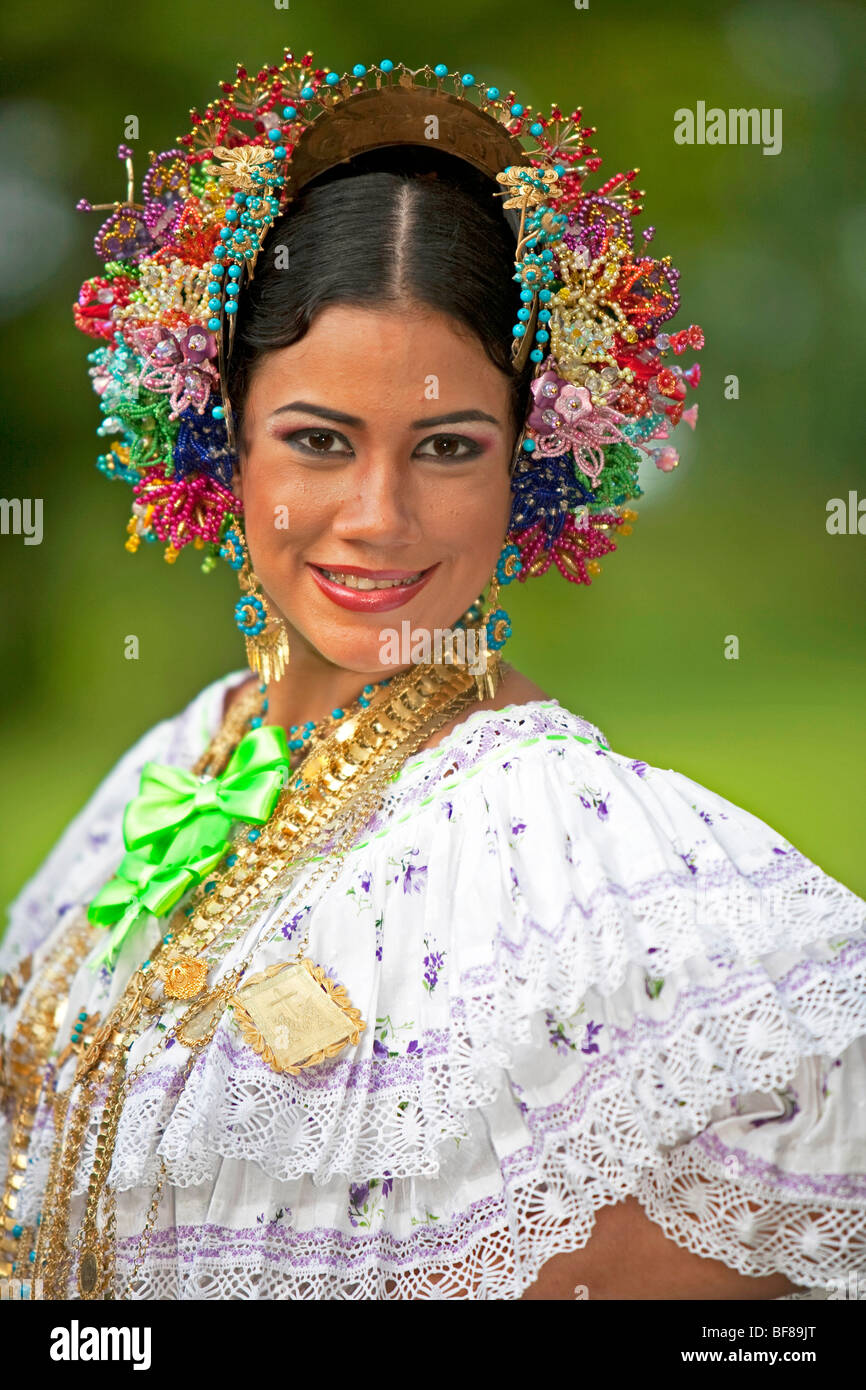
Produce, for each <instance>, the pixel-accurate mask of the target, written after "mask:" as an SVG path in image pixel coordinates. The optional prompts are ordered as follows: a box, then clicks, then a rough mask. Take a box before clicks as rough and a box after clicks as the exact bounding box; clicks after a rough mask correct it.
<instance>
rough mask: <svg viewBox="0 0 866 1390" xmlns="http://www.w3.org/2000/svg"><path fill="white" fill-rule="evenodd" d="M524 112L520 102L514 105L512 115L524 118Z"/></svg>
mask: <svg viewBox="0 0 866 1390" xmlns="http://www.w3.org/2000/svg"><path fill="white" fill-rule="evenodd" d="M523 111H524V108H523V107H522V106H521V105H520V102H519V101H516V102H515V103H514V105H513V106H512V108H511V114H512V116H522V115H523Z"/></svg>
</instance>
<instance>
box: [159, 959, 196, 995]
mask: <svg viewBox="0 0 866 1390" xmlns="http://www.w3.org/2000/svg"><path fill="white" fill-rule="evenodd" d="M206 984H207V964H206V963H205V961H203V960H196V958H195V957H194V956H179V957H177V958H176V959H175V960H172V961H171V962H170V963H168V964H167V967H166V970H165V974H164V976H163V988H164V990H165V992H166V995H167V996H168V998H169V999H195V998H196V997H197V996H198V995H199V994H201V992H202V990H203V989H204V987H205V985H206Z"/></svg>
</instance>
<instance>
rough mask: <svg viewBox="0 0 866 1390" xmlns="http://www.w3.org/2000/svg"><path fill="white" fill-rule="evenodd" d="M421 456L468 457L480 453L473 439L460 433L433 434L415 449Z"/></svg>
mask: <svg viewBox="0 0 866 1390" xmlns="http://www.w3.org/2000/svg"><path fill="white" fill-rule="evenodd" d="M415 452H416V454H420V456H421V458H437V459H469V458H474V456H475V455H476V454H480V453H481V449H480V448H479V446H478V445H477V444H476V442H475V440H474V439H466V438H465V436H463V435H460V434H434V435H431V437H430V438H429V439H425V440H424V441H423V442H422V443H421V444H419V445H418V448H417V449H416V450H415Z"/></svg>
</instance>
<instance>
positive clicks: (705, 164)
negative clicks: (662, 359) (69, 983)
mask: <svg viewBox="0 0 866 1390" xmlns="http://www.w3.org/2000/svg"><path fill="white" fill-rule="evenodd" d="M4 28H5V44H4V50H5V52H4V58H3V65H4V69H5V72H4V93H5V94H4V97H3V99H2V103H0V166H2V170H0V172H2V179H0V193H2V199H3V205H4V206H3V227H4V234H3V237H2V245H0V257H2V260H3V271H4V273H3V274H2V275H0V312H2V314H3V317H4V320H5V321H4V324H3V329H4V331H3V334H2V353H3V357H4V362H3V369H2V372H0V391H2V398H3V399H2V418H3V424H4V426H5V447H4V451H3V464H2V467H3V474H2V494H3V496H5V497H42V498H43V499H44V512H45V520H44V527H45V534H44V540H43V543H42V545H40V546H25V545H24V544H23V540H22V537H20V536H13V535H7V536H0V563H2V570H3V585H4V592H5V595H6V598H5V603H4V621H3V632H2V669H3V672H4V681H3V705H4V711H3V715H4V717H3V721H2V734H0V767H2V770H3V776H2V798H3V809H4V812H5V817H6V834H5V836H4V846H5V853H4V855H3V862H2V866H0V898H2V899H3V900H4V901H6V900H8V898H9V897H11V896H12V894H13V893H14V892H15V891H16V890H17V889H18V887H20V885H21V883H22V882H23V881H24V879H25V878H26V877H27V876H28V875H29V874H30V873H31V872H32V871H33V870H34V869H35V868H36V867H37V866H38V864H39V862H40V861H41V859H42V858H43V857H44V855H45V854H46V853H47V851H48V850H49V849H50V847H51V846H52V844H53V843H54V841H55V840H56V838H57V836H58V835H59V833H60V832H61V831H62V829H63V827H64V825H65V824H66V823H67V822H68V820H69V819H70V817H71V816H72V815H73V814H74V813H75V812H76V811H77V810H78V809H79V807H80V806H81V804H82V803H83V801H84V800H85V799H86V797H87V796H88V795H89V794H90V792H91V791H92V790H93V788H94V787H95V786H96V784H97V783H98V782H99V780H100V779H101V778H102V777H103V776H104V775H105V774H106V772H107V771H108V770H109V768H110V767H111V766H112V764H113V763H114V762H115V760H116V759H117V758H118V757H119V756H120V754H121V753H122V752H123V751H124V750H125V749H126V748H127V747H128V746H129V744H130V743H131V742H132V741H133V740H135V739H136V738H137V737H138V736H139V735H140V734H141V733H142V732H143V731H144V729H145V728H147V727H148V726H149V725H150V724H152V723H154V722H155V721H156V720H158V719H160V718H163V717H165V716H167V715H170V714H172V713H174V712H175V711H177V710H178V709H179V708H180V707H182V706H183V705H184V704H185V703H186V701H188V700H189V699H190V698H191V697H192V696H193V695H194V694H195V693H196V692H197V691H198V690H199V689H200V688H201V687H202V685H204V684H205V683H206V682H208V681H210V680H212V679H214V678H215V677H217V676H219V675H221V674H223V673H225V672H227V671H229V670H231V669H234V668H236V667H239V666H240V665H241V664H242V660H243V648H242V643H241V641H240V639H239V637H238V634H237V632H236V630H235V628H234V624H233V622H232V614H231V609H232V606H233V602H234V594H235V586H234V580H233V576H231V575H230V574H229V573H228V571H225V572H223V570H224V568H225V567H221V569H220V570H219V571H217V572H216V573H215V574H212V575H210V576H208V577H205V576H203V575H202V574H201V573H200V572H199V569H198V564H197V563H196V561H195V559H194V558H193V555H192V553H191V552H190V553H187V552H185V553H184V554H183V555H182V557H181V559H180V560H179V562H178V563H177V565H176V566H175V567H173V568H169V567H168V566H166V565H165V564H164V563H163V562H162V560H161V558H160V551H159V550H151V549H149V548H147V549H143V550H142V551H141V552H140V553H139V554H138V555H137V556H135V557H132V556H130V555H128V554H127V552H126V551H125V550H124V549H123V541H124V539H125V532H124V527H125V522H126V519H127V516H128V504H129V493H128V490H127V489H126V487H125V486H124V485H123V484H119V483H117V484H109V483H108V482H107V481H106V480H105V479H104V478H103V477H102V476H101V475H100V474H98V473H97V472H96V471H95V468H94V461H95V458H96V455H97V454H98V453H100V452H102V448H103V445H102V441H100V440H99V439H98V438H97V437H96V435H95V433H94V431H95V429H96V426H97V425H98V424H99V419H100V417H99V412H98V407H97V401H96V397H95V396H94V394H93V393H92V390H91V388H90V383H89V379H88V376H87V371H86V362H85V357H86V353H87V352H88V351H89V350H90V348H91V347H92V346H93V344H92V343H91V342H90V340H88V339H85V338H84V337H83V336H82V335H80V334H79V333H78V332H77V331H76V330H75V329H74V327H73V324H72V317H71V312H70V306H71V304H72V302H73V300H74V299H75V297H76V294H77V292H78V289H79V286H80V284H81V282H82V280H84V279H85V278H86V277H88V276H90V275H93V274H96V273H98V271H99V269H100V265H99V263H98V261H97V260H96V258H95V255H94V253H93V251H92V238H93V236H94V234H95V232H96V230H97V228H98V226H99V221H98V220H97V219H98V215H96V214H91V215H84V214H81V213H76V212H75V211H74V206H75V203H76V201H77V200H78V199H79V198H81V197H88V198H90V199H91V200H92V201H94V202H107V201H109V200H111V199H114V198H117V197H121V196H123V187H124V184H123V166H122V164H121V163H120V162H119V161H118V160H117V159H116V156H115V150H116V147H117V145H118V143H119V142H120V141H121V139H122V138H123V120H124V117H125V116H127V115H129V114H131V113H134V114H136V115H138V116H139V118H140V123H141V124H140V130H141V138H140V142H139V145H138V148H139V149H140V151H141V155H140V157H139V158H138V159H137V161H136V177H137V180H139V181H140V179H141V177H142V175H143V174H144V172H145V169H146V152H147V151H148V150H150V149H155V150H161V149H165V148H168V147H169V146H171V145H172V144H174V142H175V139H176V137H177V135H178V134H179V133H181V132H182V131H183V130H184V129H186V120H187V112H188V110H189V108H190V107H191V106H193V105H199V106H203V105H204V104H205V103H206V101H207V100H208V98H209V97H210V96H211V95H213V94H215V92H216V88H217V84H218V82H219V81H220V80H222V79H225V78H229V77H231V76H233V75H234V66H235V63H237V62H244V63H245V64H246V65H247V66H249V67H250V68H253V67H255V66H258V65H259V64H261V63H263V62H276V61H279V59H280V57H281V53H282V47H283V45H284V44H288V45H290V46H291V47H293V48H294V50H295V52H296V53H302V52H304V51H305V50H306V49H307V48H312V49H313V50H314V52H315V54H316V57H317V59H318V61H319V62H320V63H321V64H322V65H326V66H330V67H338V68H341V69H344V68H347V67H349V66H351V64H352V63H355V62H358V61H360V60H362V61H365V62H372V61H378V60H381V59H383V58H386V57H388V58H391V59H393V60H394V61H401V60H402V61H404V62H406V63H408V64H409V65H411V66H420V65H422V64H423V63H425V62H430V63H436V62H445V63H447V64H448V65H449V67H450V68H457V69H459V70H461V71H464V72H465V71H470V72H473V73H475V74H476V76H477V77H478V78H479V79H483V80H486V81H488V82H491V83H496V84H498V85H499V86H500V87H501V88H502V89H507V88H509V87H513V88H514V89H515V90H516V91H517V93H518V97H519V98H520V99H522V100H524V101H526V102H531V103H532V104H534V105H536V106H547V105H549V103H550V101H551V100H557V101H559V102H560V103H561V104H562V105H563V106H564V107H567V109H569V110H570V109H571V108H572V107H573V106H575V105H577V104H578V103H582V105H583V107H584V112H585V117H586V119H587V120H588V121H589V123H591V124H593V125H595V126H597V127H598V134H597V136H596V144H597V145H598V147H599V150H600V153H601V154H602V156H603V157H604V165H603V167H602V170H601V173H600V175H599V179H600V180H601V179H604V178H605V177H608V176H609V175H610V174H612V173H614V172H616V171H617V170H618V169H628V168H630V167H632V166H633V165H635V164H636V165H638V166H639V167H640V170H641V173H640V176H639V178H638V180H637V182H638V183H639V185H640V186H641V187H644V188H646V189H647V190H648V197H647V199H646V200H645V207H646V213H645V216H644V217H643V218H642V219H641V221H640V223H639V226H646V225H648V224H650V223H652V224H653V225H655V226H656V228H657V233H656V237H655V240H654V241H653V243H652V251H653V253H654V254H656V255H660V254H664V253H670V255H671V256H672V258H673V262H674V264H675V265H676V266H678V267H679V268H680V270H681V272H682V278H681V281H680V284H681V289H682V294H683V302H684V304H685V306H686V307H685V309H684V311H683V312H682V313H681V314H680V315H679V316H678V318H677V320H675V321H674V324H673V327H674V328H678V327H683V326H687V325H688V323H689V322H697V323H699V324H701V325H702V326H703V328H704V330H705V332H706V334H707V346H706V348H705V349H704V351H703V352H702V353H700V354H699V355H698V357H697V360H699V361H700V362H701V364H702V368H703V380H702V383H701V387H700V389H699V391H698V393H697V396H696V397H695V398H694V399H697V400H698V401H699V402H700V412H699V413H700V419H699V424H698V429H697V432H696V433H695V434H694V435H691V433H690V432H689V430H688V428H687V427H682V428H681V429H680V430H678V431H677V432H676V438H675V441H674V442H675V443H676V444H677V446H678V447H679V448H680V449H681V452H682V463H681V466H680V468H679V469H678V470H677V471H676V472H675V473H674V474H672V475H661V474H659V473H658V472H657V470H654V469H653V470H651V471H652V473H653V474H654V475H655V476H653V477H646V476H645V475H644V477H643V478H642V482H643V484H644V486H645V487H646V488H647V495H646V497H645V498H643V499H642V500H641V502H640V503H639V504H638V508H639V511H640V519H639V521H638V523H637V525H636V527H635V531H634V534H633V535H632V536H631V537H630V538H629V539H627V540H624V541H623V542H622V544H621V546H620V549H619V551H618V553H617V554H616V555H615V556H612V557H610V558H608V559H607V560H606V561H605V562H604V566H603V574H602V575H601V576H600V577H599V579H598V580H597V581H596V582H595V583H594V584H593V585H592V587H591V588H590V589H583V588H581V589H576V588H575V587H574V586H572V585H569V584H566V583H565V582H564V581H563V580H562V579H560V578H559V576H554V577H552V578H548V579H545V580H542V581H535V582H534V583H531V584H529V585H527V586H525V587H521V586H514V588H513V589H511V590H509V593H508V607H509V608H510V610H511V613H512V618H513V623H514V637H513V638H512V640H511V643H510V645H509V656H510V658H511V659H512V660H513V661H514V662H515V664H516V665H517V666H518V667H520V668H521V669H522V670H524V671H525V672H526V673H527V674H529V675H531V676H532V677H533V678H534V679H535V680H537V681H538V682H539V683H540V684H541V685H543V686H544V687H545V688H546V689H547V690H548V691H549V692H550V693H551V694H554V695H556V696H557V697H558V698H559V699H560V700H561V701H562V702H563V703H564V704H566V705H568V706H570V707H571V708H572V709H574V710H576V711H578V712H579V713H581V714H584V715H585V716H587V717H588V718H590V719H592V720H593V721H595V722H596V723H597V724H598V725H599V726H600V727H601V728H602V730H603V731H604V732H605V733H606V735H607V737H608V739H609V740H610V742H611V743H612V745H613V747H614V748H615V749H617V750H618V751H620V752H623V753H627V754H631V755H633V756H640V757H641V758H643V759H645V760H646V761H648V762H650V763H653V764H655V765H657V766H661V767H663V768H668V767H673V768H676V769H678V770H679V771H681V772H684V773H686V774H687V775H688V776H690V777H692V778H694V779H696V780H697V781H699V782H701V783H703V784H705V785H706V786H709V787H712V788H713V789H714V790H716V791H718V792H720V793H721V794H722V795H724V796H727V797H728V798H730V799H731V800H733V801H735V802H736V803H737V804H739V805H741V806H744V807H747V808H748V809H749V810H750V811H752V812H753V813H754V814H756V815H758V816H760V817H761V818H762V819H764V820H766V821H768V822H769V823H770V824H771V825H773V826H775V827H776V828H777V829H779V830H780V831H781V832H782V833H783V834H785V835H786V836H787V837H788V838H789V839H791V840H792V841H793V842H794V843H795V844H796V845H797V846H798V847H799V848H800V849H802V850H803V852H804V853H805V854H807V855H808V856H809V857H810V858H811V859H814V860H815V861H816V862H817V863H818V864H820V865H821V866H822V868H824V869H826V871H827V872H828V873H830V874H832V875H833V876H834V877H836V878H839V879H841V880H842V881H843V882H845V883H847V884H848V885H850V886H851V887H852V888H854V889H855V890H856V891H858V892H860V893H866V856H864V855H863V853H862V848H861V847H862V841H863V824H864V815H863V812H864V784H863V776H862V769H863V754H864V742H866V737H864V701H863V693H864V682H863V676H864V656H866V642H864V624H863V618H862V613H863V570H864V554H866V539H864V537H861V536H858V535H841V536H830V535H828V534H827V531H826V525H825V522H826V506H827V502H828V500H829V499H830V498H832V497H847V495H848V492H849V491H850V490H855V491H857V490H859V494H860V495H866V483H864V481H863V477H864V475H863V465H862V462H861V432H860V431H859V430H858V424H861V423H862V395H863V388H862V385H861V380H862V377H861V373H862V369H863V368H862V356H860V357H859V362H858V355H859V354H860V353H861V344H862V338H863V328H862V325H863V313H864V308H866V269H864V258H863V247H864V243H866V199H864V194H863V186H862V162H859V163H858V155H859V153H860V149H861V142H862V131H863V124H864V112H863V101H862V93H861V94H860V95H858V93H857V90H856V76H857V74H858V73H859V72H860V71H862V68H863V63H864V57H866V34H864V15H863V13H862V12H858V10H857V9H856V8H855V7H854V6H853V5H848V4H838V3H837V4H833V3H831V4H822V5H821V6H820V7H818V6H816V5H814V4H802V3H796V0H784V3H782V0H779V2H778V3H767V2H766V0H757V2H756V3H743V4H726V3H725V4H723V3H717V0H702V3H701V4H700V5H696V4H692V5H689V6H687V5H681V6H678V7H676V8H672V7H668V6H665V5H662V4H654V5H653V4H647V3H646V0H642V3H636V2H635V3H632V0H590V4H589V8H588V9H585V10H579V9H576V8H575V6H574V4H573V3H571V0H557V3H553V4H551V3H546V4H544V3H543V4H534V5H527V4H525V3H523V4H518V3H515V0H497V3H493V2H492V0H435V3H427V4H417V5H415V6H404V7H400V8H399V9H398V8H397V7H395V6H394V4H393V0H378V3H362V4H352V5H350V4H347V3H334V0H315V3H312V0H291V3H290V8H288V9H277V8H275V6H274V5H273V4H268V3H266V0H256V3H244V4H243V5H240V4H239V3H237V2H236V0H235V3H232V0H209V3H208V4H207V6H202V5H201V4H200V3H199V2H198V0H171V3H168V0H165V2H164V3H142V4H139V5H135V6H125V7H124V8H123V9H122V10H120V11H107V10H106V8H105V6H104V5H102V4H98V3H96V0H64V3H63V4H60V3H59V0H46V3H43V4H41V5H40V6H39V7H38V8H35V9H32V8H31V9H28V8H26V7H24V6H19V7H16V8H15V9H14V10H7V12H6V16H5V20H4ZM699 100H703V101H705V102H706V103H707V105H708V106H721V107H723V108H728V107H749V106H756V107H759V108H763V107H767V108H776V107H781V108H782V110H783V113H784V114H783V148H782V152H781V153H780V154H779V155H777V156H765V155H763V153H762V150H761V147H760V146H758V145H755V146H726V145H722V146H707V145H704V146H698V145H694V146H678V145H676V144H675V143H674V140H673V128H674V120H673V113H674V111H675V110H676V109H677V108H678V107H683V106H688V107H691V108H692V109H694V108H695V106H696V103H697V102H698V101H699ZM139 186H140V185H139ZM692 360H695V357H694V355H693V354H689V355H688V356H686V357H685V358H684V359H683V361H684V362H686V363H687V362H691V361H692ZM730 373H734V374H736V375H737V376H738V378H739V384H740V398H739V400H735V401H731V400H726V399H725V398H724V396H723V381H724V378H725V377H726V376H727V375H728V374H730ZM515 590H517V592H515ZM128 634H136V635H137V636H138V638H139V641H140V659H139V660H138V661H128V660H125V659H124V654H123V653H124V638H125V637H126V636H127V635H128ZM729 634H735V635H736V636H737V637H738V638H739V642H740V656H739V660H737V661H730V660H725V658H724V642H725V638H726V637H727V636H728V635H729Z"/></svg>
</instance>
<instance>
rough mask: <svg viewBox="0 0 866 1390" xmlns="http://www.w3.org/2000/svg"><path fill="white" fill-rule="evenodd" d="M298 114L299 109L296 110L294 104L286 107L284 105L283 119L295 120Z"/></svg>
mask: <svg viewBox="0 0 866 1390" xmlns="http://www.w3.org/2000/svg"><path fill="white" fill-rule="evenodd" d="M297 114H298V113H297V111H296V109H295V107H294V106H284V107H283V120H286V121H293V120H294V119H295V117H296V116H297Z"/></svg>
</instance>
